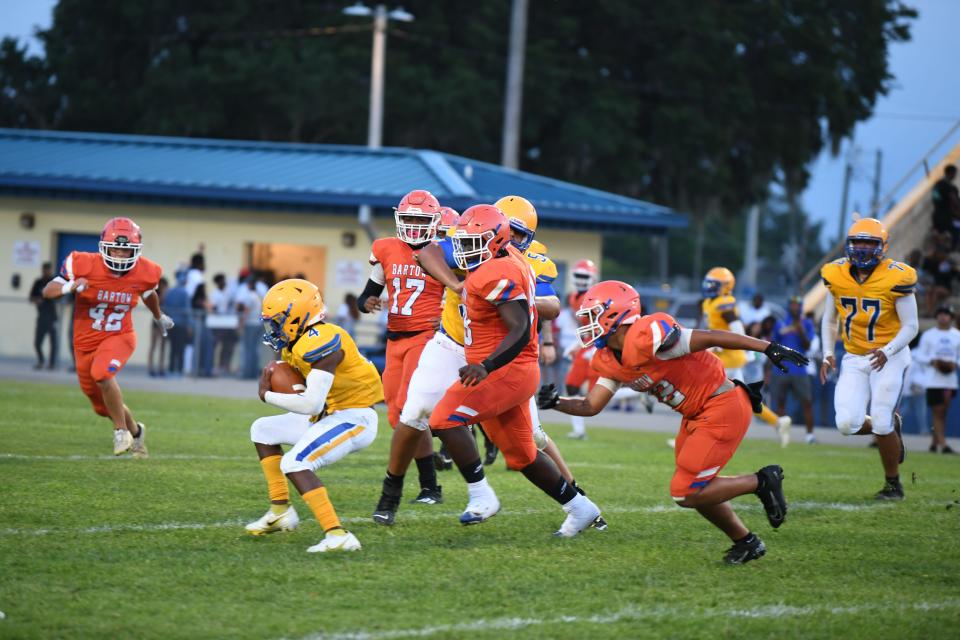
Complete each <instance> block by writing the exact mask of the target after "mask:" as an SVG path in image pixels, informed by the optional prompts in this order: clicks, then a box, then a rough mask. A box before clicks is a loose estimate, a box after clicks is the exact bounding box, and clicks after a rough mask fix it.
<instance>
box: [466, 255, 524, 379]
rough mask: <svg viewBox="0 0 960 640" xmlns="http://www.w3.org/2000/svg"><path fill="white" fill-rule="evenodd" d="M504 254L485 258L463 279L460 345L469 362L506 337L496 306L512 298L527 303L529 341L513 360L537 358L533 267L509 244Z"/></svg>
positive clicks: (488, 351)
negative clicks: (462, 338)
mask: <svg viewBox="0 0 960 640" xmlns="http://www.w3.org/2000/svg"><path fill="white" fill-rule="evenodd" d="M507 253H508V255H506V256H504V257H502V258H494V259H492V260H487V261H486V262H484V263H483V264H481V265H480V266H479V267H477V268H476V269H474V270H473V271H471V272H470V273H468V274H467V279H466V280H465V281H464V288H463V293H464V302H465V314H464V318H463V328H464V340H463V346H464V347H465V349H466V356H467V362H469V363H470V364H477V363H480V362H482V361H483V359H484V358H486V357H487V356H489V355H490V354H491V353H493V351H494V350H495V349H496V348H497V345H499V344H500V343H501V342H502V341H503V339H504V338H505V337H506V336H507V325H506V324H504V322H503V320H502V319H501V318H500V314H499V312H498V311H497V305H498V304H503V303H504V302H510V301H513V300H526V301H527V304H529V305H530V342H529V343H527V346H525V347H524V348H523V350H522V351H521V352H520V354H519V355H518V356H517V357H516V358H515V359H514V360H513V362H514V363H517V364H520V363H525V362H536V361H537V359H538V357H539V346H538V342H537V308H536V305H534V304H533V301H534V300H535V298H536V284H535V283H534V276H533V269H531V268H530V265H529V264H527V262H526V261H525V260H524V259H523V257H522V256H520V254H519V253H518V252H517V251H516V250H514V249H513V248H512V247H511V249H508V251H507Z"/></svg>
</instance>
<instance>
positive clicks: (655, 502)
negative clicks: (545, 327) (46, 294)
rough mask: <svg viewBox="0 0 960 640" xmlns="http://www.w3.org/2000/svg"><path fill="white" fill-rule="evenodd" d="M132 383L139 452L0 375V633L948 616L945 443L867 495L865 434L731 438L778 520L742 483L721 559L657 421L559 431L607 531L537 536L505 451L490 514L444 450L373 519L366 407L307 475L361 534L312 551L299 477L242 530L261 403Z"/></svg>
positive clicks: (87, 418) (872, 473)
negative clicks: (758, 555)
mask: <svg viewBox="0 0 960 640" xmlns="http://www.w3.org/2000/svg"><path fill="white" fill-rule="evenodd" d="M126 396H127V401H128V404H129V405H130V406H131V407H133V408H134V410H135V412H136V415H137V416H138V418H139V419H141V420H143V421H145V422H146V423H147V424H148V425H149V426H150V427H151V430H150V435H149V439H148V444H149V446H150V451H151V454H152V457H151V458H150V459H149V460H144V461H138V460H132V459H113V458H111V457H109V453H110V451H111V435H110V429H109V426H108V424H107V423H106V421H105V420H103V419H102V418H98V417H97V416H95V415H94V414H93V413H92V412H91V411H90V410H89V407H88V405H87V404H86V400H85V399H84V398H83V396H82V395H81V394H80V392H79V390H78V389H76V388H73V387H61V386H52V385H51V386H41V385H30V384H19V383H6V384H4V385H3V387H2V388H0V478H2V493H0V495H2V499H0V517H2V522H0V611H3V612H4V613H5V615H6V617H5V619H3V620H0V637H70V638H77V637H111V638H113V637H144V638H147V637H150V638H175V637H183V638H187V637H190V638H194V637H263V638H279V637H287V638H301V637H304V636H317V635H319V636H323V635H331V636H333V635H337V634H350V633H352V634H355V635H354V636H353V637H365V636H363V635H362V634H364V633H367V634H370V635H369V637H407V636H408V635H414V634H419V635H432V636H434V637H465V636H471V637H481V638H486V637H489V638H500V637H503V636H504V635H505V634H509V635H510V637H551V638H584V637H689V638H704V637H745V638H747V637H748V638H762V637H771V638H772V637H776V638H783V637H804V638H816V637H820V638H836V637H840V636H841V634H842V635H843V636H844V637H849V638H859V637H862V638H882V637H917V638H930V637H948V636H951V635H953V634H955V633H956V630H957V628H958V624H960V545H958V542H960V505H958V506H954V507H953V508H948V505H949V504H951V503H953V502H955V501H957V500H958V499H960V461H958V460H954V459H949V458H947V457H944V456H939V457H938V456H933V455H928V454H914V455H911V456H910V457H909V458H908V459H907V463H906V465H905V467H904V470H903V477H904V480H905V481H906V482H905V484H906V491H907V500H906V501H905V502H903V503H901V504H894V505H891V504H875V503H874V502H873V501H872V500H871V499H870V496H871V495H872V493H873V492H874V491H876V490H878V489H879V488H880V484H881V482H880V480H881V474H880V466H879V461H878V459H877V454H876V452H875V451H873V450H868V449H866V448H849V447H844V448H841V447H827V446H818V447H805V446H802V445H798V446H793V447H791V448H789V449H787V450H784V451H782V450H780V449H779V448H777V447H775V445H774V444H773V443H768V442H756V441H747V442H745V443H744V444H743V446H741V448H740V451H739V452H738V453H737V455H736V457H735V458H734V459H733V461H732V462H731V464H730V465H729V466H728V468H727V471H728V472H729V473H741V472H749V471H753V470H756V469H757V468H758V467H760V466H762V465H764V464H769V463H773V462H779V463H780V464H782V465H783V466H784V468H785V469H786V474H787V480H786V490H787V495H788V498H789V499H790V500H791V502H792V508H791V511H790V515H789V518H788V520H787V523H786V524H785V525H784V526H783V527H782V528H781V529H780V530H778V531H773V530H771V529H770V527H769V526H768V525H767V523H766V520H765V518H764V516H763V513H762V511H761V510H760V509H759V506H758V505H759V503H758V501H757V500H756V499H755V498H753V497H752V496H748V497H744V498H740V499H738V500H737V501H736V506H737V508H738V510H739V511H740V513H741V515H742V517H743V518H744V520H745V521H746V522H747V524H748V526H750V527H751V528H752V529H753V530H755V531H756V532H757V533H758V534H760V535H761V536H762V537H763V539H764V540H765V542H766V543H767V547H768V553H767V556H766V557H765V558H763V559H761V560H759V561H757V562H752V563H750V564H748V565H745V566H742V567H727V566H724V565H722V564H721V563H720V557H721V555H722V553H723V552H724V551H725V549H726V547H727V546H728V543H727V541H726V540H725V539H724V537H723V536H722V535H721V534H720V533H719V532H718V531H716V530H715V529H713V528H712V527H711V526H710V525H708V524H707V523H706V522H705V521H703V520H702V519H700V518H699V517H698V516H697V515H696V514H695V513H692V512H689V511H685V510H681V509H679V508H676V507H674V506H672V504H671V501H670V498H669V495H668V491H667V487H668V483H669V480H670V476H671V474H672V471H673V461H672V452H671V451H670V450H669V449H667V448H666V446H664V443H663V440H664V437H663V436H662V435H661V434H648V433H628V432H623V431H615V430H607V429H594V430H593V431H592V432H591V435H590V440H588V441H586V442H579V441H567V440H566V439H564V438H562V437H561V438H558V441H559V443H560V445H561V447H562V448H563V450H564V453H565V455H566V457H567V459H568V461H569V462H570V463H571V466H572V467H573V469H574V471H575V473H576V475H577V477H578V479H579V480H580V482H581V484H583V485H584V486H585V487H586V488H587V490H588V491H589V492H590V495H591V497H592V498H593V499H594V500H595V501H596V502H597V503H598V504H599V505H600V506H601V508H602V509H604V512H605V515H606V518H607V520H608V521H609V523H610V529H609V531H607V532H605V533H599V532H596V531H592V530H591V531H587V532H586V533H585V534H584V535H582V536H580V537H578V538H575V539H572V540H560V539H554V538H553V537H551V535H550V534H551V532H552V531H553V530H554V529H556V527H557V526H558V525H559V523H560V522H561V521H562V516H563V514H562V513H561V511H560V509H559V507H557V506H556V505H555V504H554V503H552V502H551V501H550V500H549V499H548V498H547V497H546V496H544V495H543V494H541V493H540V492H539V491H537V490H536V489H534V488H533V487H532V486H531V485H529V484H528V483H527V482H526V481H525V480H524V479H523V477H522V476H520V474H517V473H508V472H506V471H505V470H504V468H503V465H502V462H501V461H499V460H498V463H497V464H496V465H495V466H494V467H492V468H490V470H489V472H488V476H489V477H490V480H491V482H492V484H493V485H494V487H495V488H496V489H497V491H498V493H499V495H500V498H501V501H502V503H503V511H502V512H501V513H500V515H498V516H497V517H496V518H494V519H493V520H491V521H489V522H487V523H484V524H483V525H481V526H476V527H461V526H460V525H459V524H458V523H457V516H458V514H459V512H460V510H461V509H462V507H463V505H464V504H465V496H466V491H465V487H464V485H463V483H462V481H461V480H460V478H459V476H458V475H455V472H444V473H442V474H441V482H442V484H443V485H444V495H445V498H446V503H445V504H443V505H439V506H433V507H425V506H412V505H407V504H405V505H404V506H403V507H402V508H401V511H400V513H399V518H398V524H397V525H396V526H395V527H393V528H391V529H385V528H381V527H378V526H376V525H374V524H373V523H372V522H370V520H369V514H370V513H371V512H372V510H373V507H374V505H375V503H376V500H377V497H378V493H379V487H380V479H381V477H382V474H383V469H384V464H385V461H386V454H387V448H388V444H389V427H387V426H386V425H385V424H384V421H383V420H381V432H380V435H379V436H378V438H377V441H376V442H375V443H374V444H373V446H371V447H370V448H369V449H367V450H365V451H362V452H360V453H357V454H353V455H351V456H348V457H347V458H346V459H344V460H343V461H341V462H340V463H338V464H337V465H335V466H334V467H332V468H330V469H328V470H326V471H325V472H324V473H323V474H322V476H321V477H322V478H323V479H324V481H325V482H326V483H327V484H328V486H329V488H330V494H331V497H332V499H333V501H334V504H335V505H336V507H337V510H338V512H339V513H340V515H341V517H342V518H343V519H344V520H345V521H346V522H347V523H348V526H349V528H350V529H351V530H353V531H354V532H355V533H356V534H357V536H358V537H359V538H360V540H361V541H362V543H363V545H364V548H363V550H362V551H361V552H360V553H356V554H343V555H333V556H318V555H313V554H307V553H305V552H304V550H305V549H306V547H308V546H310V545H311V544H314V543H316V542H317V541H318V540H319V539H320V537H321V534H320V532H319V529H318V527H317V525H316V524H315V523H314V522H313V521H312V519H311V518H309V517H308V516H309V511H308V510H307V509H306V508H305V507H304V506H303V504H302V502H300V500H299V498H296V499H295V503H296V505H297V507H298V510H299V511H300V514H301V516H303V517H304V523H303V525H301V527H300V528H299V529H298V530H297V531H295V532H292V533H286V534H277V535H274V536H269V537H267V538H263V539H259V538H252V537H249V536H247V535H245V534H244V533H243V531H242V524H243V523H244V522H246V521H248V520H251V519H253V518H255V517H258V516H259V515H261V513H262V512H263V510H264V509H265V506H266V500H265V487H264V482H263V478H262V474H261V472H260V467H259V465H258V464H257V462H256V456H255V454H254V451H253V447H252V445H251V444H250V442H249V439H248V427H249V424H250V422H251V421H252V420H253V419H254V418H256V417H257V416H259V415H262V414H263V413H264V412H265V408H264V406H263V405H262V404H260V403H259V402H257V401H255V400H250V401H246V400H243V401H237V400H228V399H214V398H204V397H191V396H174V395H164V394H149V393H137V392H129V393H127V394H126ZM638 419H641V420H642V419H643V418H642V417H639V418H638ZM548 430H549V431H550V432H551V433H552V434H553V435H554V436H557V435H560V434H562V433H564V432H565V430H566V428H565V425H564V426H561V425H557V426H554V427H549V426H548ZM70 456H77V458H75V459H70V458H69V457H70ZM409 475H410V477H409V478H408V482H407V496H406V498H410V497H412V495H414V493H415V492H414V485H415V476H416V473H415V472H413V473H411V474H409ZM913 477H915V481H914V482H911V478H913ZM425 629H426V630H425ZM428 631H432V633H428ZM407 632H409V633H407Z"/></svg>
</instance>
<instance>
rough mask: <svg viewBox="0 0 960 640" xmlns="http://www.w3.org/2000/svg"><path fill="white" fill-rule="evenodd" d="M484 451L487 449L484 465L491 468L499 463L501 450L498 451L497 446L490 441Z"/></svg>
mask: <svg viewBox="0 0 960 640" xmlns="http://www.w3.org/2000/svg"><path fill="white" fill-rule="evenodd" d="M484 449H486V453H485V454H484V456H483V464H484V465H487V466H489V465H491V464H493V463H494V462H496V461H497V453H499V452H500V450H499V449H497V445H495V444H493V443H492V442H490V441H489V440H488V441H487V442H486V444H485V445H484Z"/></svg>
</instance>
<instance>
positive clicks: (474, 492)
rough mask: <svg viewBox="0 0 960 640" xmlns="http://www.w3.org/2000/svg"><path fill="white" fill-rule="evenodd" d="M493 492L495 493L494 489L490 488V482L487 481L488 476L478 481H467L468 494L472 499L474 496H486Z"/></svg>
mask: <svg viewBox="0 0 960 640" xmlns="http://www.w3.org/2000/svg"><path fill="white" fill-rule="evenodd" d="M491 493H493V489H492V488H490V483H489V482H487V479H486V478H484V479H483V480H480V481H478V482H468V483H467V495H468V496H469V497H470V499H471V500H473V499H474V498H484V497H486V496H488V495H490V494H491Z"/></svg>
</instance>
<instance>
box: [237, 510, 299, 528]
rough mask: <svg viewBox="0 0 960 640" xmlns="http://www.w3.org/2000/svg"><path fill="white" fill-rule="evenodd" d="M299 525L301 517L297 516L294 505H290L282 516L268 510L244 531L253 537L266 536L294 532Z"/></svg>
mask: <svg viewBox="0 0 960 640" xmlns="http://www.w3.org/2000/svg"><path fill="white" fill-rule="evenodd" d="M298 524H300V516H298V515H297V511H296V509H294V508H293V505H290V506H289V507H288V508H287V510H286V511H284V512H283V513H281V514H280V515H277V514H275V513H274V512H273V510H272V509H267V512H266V513H265V514H263V516H261V517H260V518H259V519H258V520H254V521H253V522H251V523H249V524H247V525H246V526H245V527H244V529H246V530H247V533H249V534H250V535H252V536H265V535H267V534H270V533H276V532H277V531H293V530H294V529H296V528H297V525H298Z"/></svg>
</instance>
